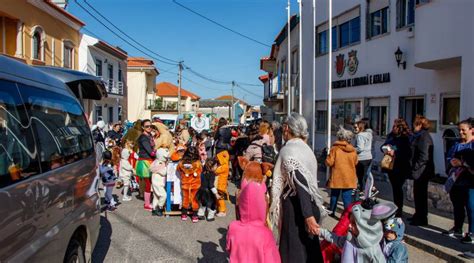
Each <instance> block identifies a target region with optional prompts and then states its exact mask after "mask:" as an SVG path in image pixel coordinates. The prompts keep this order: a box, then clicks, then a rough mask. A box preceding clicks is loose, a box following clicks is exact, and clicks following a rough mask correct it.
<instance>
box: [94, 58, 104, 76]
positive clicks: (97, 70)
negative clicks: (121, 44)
mask: <svg viewBox="0 0 474 263" xmlns="http://www.w3.org/2000/svg"><path fill="white" fill-rule="evenodd" d="M95 75H96V76H97V77H102V60H100V59H96V60H95Z"/></svg>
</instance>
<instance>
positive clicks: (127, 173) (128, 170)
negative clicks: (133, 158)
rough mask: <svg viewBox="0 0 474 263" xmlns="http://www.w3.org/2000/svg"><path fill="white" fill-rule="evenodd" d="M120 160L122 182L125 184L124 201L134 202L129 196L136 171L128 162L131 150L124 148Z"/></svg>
mask: <svg viewBox="0 0 474 263" xmlns="http://www.w3.org/2000/svg"><path fill="white" fill-rule="evenodd" d="M120 156H121V159H120V174H119V177H120V180H121V181H122V183H123V197H122V201H124V202H127V201H130V200H132V197H131V196H130V195H129V189H130V184H131V179H132V176H133V173H134V172H135V170H134V169H133V167H132V165H131V164H130V162H129V161H128V160H129V158H130V150H129V149H127V148H123V150H122V153H121V155H120Z"/></svg>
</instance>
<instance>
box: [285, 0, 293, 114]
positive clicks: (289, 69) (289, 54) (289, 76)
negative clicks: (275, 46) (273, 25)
mask: <svg viewBox="0 0 474 263" xmlns="http://www.w3.org/2000/svg"><path fill="white" fill-rule="evenodd" d="M286 10H287V15H288V22H287V26H288V27H287V40H288V45H287V48H288V54H287V60H286V64H287V67H286V78H287V83H288V84H287V85H288V90H287V91H288V96H287V99H288V106H287V107H288V108H287V114H288V116H290V114H291V104H292V103H291V100H292V98H293V95H292V94H291V78H292V74H291V38H290V35H291V24H290V22H291V21H290V20H291V13H290V0H288V6H287V7H286Z"/></svg>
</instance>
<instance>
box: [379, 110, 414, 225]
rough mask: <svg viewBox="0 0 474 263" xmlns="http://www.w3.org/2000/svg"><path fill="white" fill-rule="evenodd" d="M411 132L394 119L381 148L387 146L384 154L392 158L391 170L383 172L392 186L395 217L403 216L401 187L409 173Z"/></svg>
mask: <svg viewBox="0 0 474 263" xmlns="http://www.w3.org/2000/svg"><path fill="white" fill-rule="evenodd" d="M410 136H411V131H410V128H409V127H408V124H407V122H406V121H405V120H404V119H396V120H395V121H394V122H393V127H392V131H391V132H390V133H389V134H388V135H387V139H386V140H385V143H384V144H383V145H382V147H383V146H389V147H390V149H391V150H390V151H388V152H387V153H386V154H388V155H390V156H392V157H394V163H393V169H392V170H383V171H384V172H385V173H387V174H388V179H389V180H390V184H391V185H392V194H393V202H394V203H395V205H396V206H397V207H398V209H397V214H396V215H397V217H402V215H403V200H404V197H403V185H404V184H405V181H406V178H407V176H408V175H409V174H410V172H411V159H410V158H411V146H410Z"/></svg>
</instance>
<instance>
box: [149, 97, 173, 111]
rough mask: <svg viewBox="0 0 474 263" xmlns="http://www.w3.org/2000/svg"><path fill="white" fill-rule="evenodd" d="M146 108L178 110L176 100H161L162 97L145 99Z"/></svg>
mask: <svg viewBox="0 0 474 263" xmlns="http://www.w3.org/2000/svg"><path fill="white" fill-rule="evenodd" d="M146 109H148V110H153V111H178V104H177V103H176V102H169V101H163V99H162V98H158V99H155V100H147V103H146Z"/></svg>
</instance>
